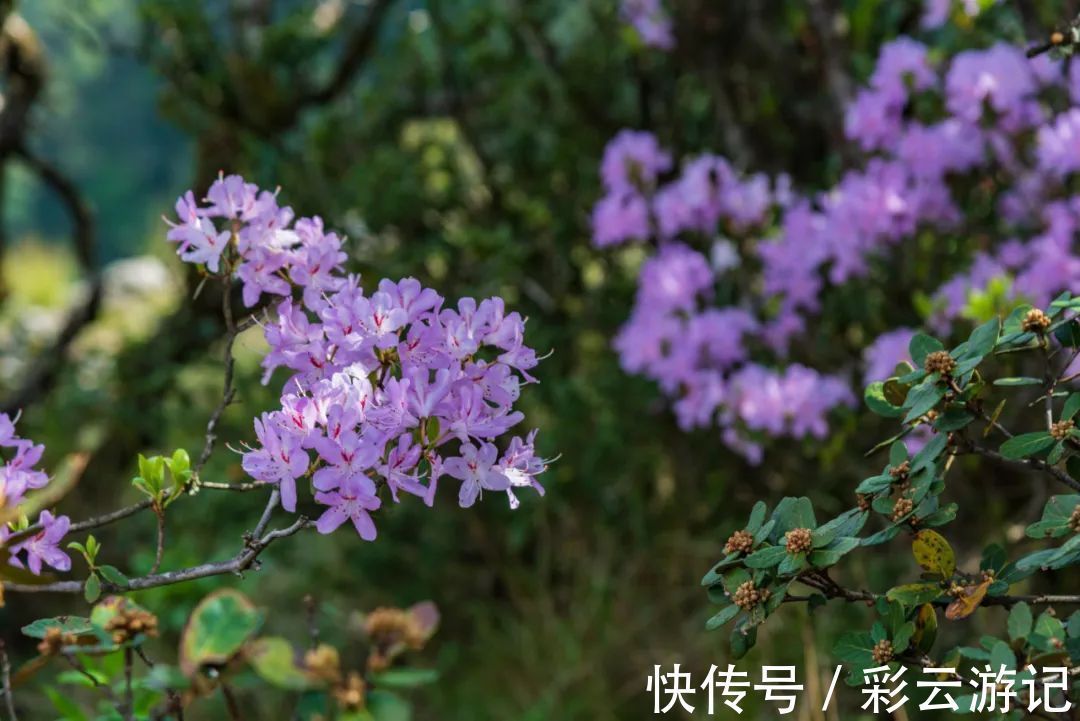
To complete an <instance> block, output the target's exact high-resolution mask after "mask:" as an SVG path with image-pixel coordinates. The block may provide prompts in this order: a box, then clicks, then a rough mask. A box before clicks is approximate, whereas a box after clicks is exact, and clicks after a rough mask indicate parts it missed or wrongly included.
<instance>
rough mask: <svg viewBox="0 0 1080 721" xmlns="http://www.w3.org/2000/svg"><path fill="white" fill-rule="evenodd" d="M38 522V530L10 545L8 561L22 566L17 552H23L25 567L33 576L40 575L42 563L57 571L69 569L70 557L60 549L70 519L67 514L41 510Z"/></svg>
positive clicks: (19, 566) (69, 524)
mask: <svg viewBox="0 0 1080 721" xmlns="http://www.w3.org/2000/svg"><path fill="white" fill-rule="evenodd" d="M38 524H40V525H41V530H40V531H38V532H37V533H36V534H34V535H33V536H30V537H29V538H27V539H25V540H23V541H20V542H19V543H16V544H15V545H13V546H12V547H11V556H10V558H9V559H8V563H10V564H11V565H12V566H15V567H16V568H24V566H23V561H22V560H21V559H19V558H18V556H17V554H19V553H23V552H25V553H26V566H25V567H26V568H29V569H30V572H31V573H33V574H34V575H35V576H39V575H41V564H42V563H44V564H47V565H49V566H51V567H53V568H55V569H56V570H57V571H70V570H71V558H70V557H68V555H67V554H66V553H64V552H63V551H61V550H60V542H61V541H62V540H64V536H66V535H67V532H68V528H69V527H70V526H71V519H69V518H68V517H67V516H59V517H54V516H53V514H51V513H49V512H48V511H42V512H41V515H39V516H38Z"/></svg>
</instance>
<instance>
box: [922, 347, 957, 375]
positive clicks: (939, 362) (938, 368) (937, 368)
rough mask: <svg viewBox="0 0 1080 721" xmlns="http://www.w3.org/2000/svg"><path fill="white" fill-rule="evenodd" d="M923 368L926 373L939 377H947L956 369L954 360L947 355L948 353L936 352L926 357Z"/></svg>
mask: <svg viewBox="0 0 1080 721" xmlns="http://www.w3.org/2000/svg"><path fill="white" fill-rule="evenodd" d="M923 367H924V368H925V369H926V371H927V373H937V374H939V375H943V376H947V375H949V374H950V373H952V372H953V370H954V369H955V368H956V360H955V359H954V358H953V357H952V356H951V355H949V351H947V350H936V351H934V352H933V353H930V354H929V355H927V356H926V363H925V364H924V365H923Z"/></svg>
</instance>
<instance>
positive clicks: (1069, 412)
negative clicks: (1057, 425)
mask: <svg viewBox="0 0 1080 721" xmlns="http://www.w3.org/2000/svg"><path fill="white" fill-rule="evenodd" d="M1078 411H1080V393H1073V394H1072V395H1070V396H1069V397H1068V398H1067V399H1066V400H1065V406H1064V407H1063V408H1062V409H1061V419H1060V420H1063V421H1067V420H1070V419H1072V418H1073V416H1075V415H1076V414H1077V412H1078Z"/></svg>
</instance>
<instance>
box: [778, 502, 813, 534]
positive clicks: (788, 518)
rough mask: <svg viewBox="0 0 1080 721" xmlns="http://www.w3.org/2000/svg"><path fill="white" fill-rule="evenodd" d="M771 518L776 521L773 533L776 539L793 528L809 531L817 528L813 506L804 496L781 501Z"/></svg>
mask: <svg viewBox="0 0 1080 721" xmlns="http://www.w3.org/2000/svg"><path fill="white" fill-rule="evenodd" d="M773 518H774V519H775V520H776V528H775V529H774V533H775V534H776V535H777V537H780V536H783V534H785V533H786V532H788V531H790V530H792V529H795V528H809V529H810V530H814V529H815V528H817V520H816V519H815V518H814V505H813V503H811V502H810V499H809V498H807V497H805V496H802V497H800V498H793V497H791V496H788V497H787V498H784V499H783V500H781V501H780V503H779V504H777V506H776V510H775V511H773Z"/></svg>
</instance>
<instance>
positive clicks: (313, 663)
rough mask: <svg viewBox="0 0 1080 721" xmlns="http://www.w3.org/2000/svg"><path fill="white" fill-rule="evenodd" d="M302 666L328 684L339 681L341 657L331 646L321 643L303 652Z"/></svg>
mask: <svg viewBox="0 0 1080 721" xmlns="http://www.w3.org/2000/svg"><path fill="white" fill-rule="evenodd" d="M304 667H305V668H307V670H308V671H310V672H311V673H312V675H314V676H315V677H317V678H319V679H322V680H323V681H326V682H327V683H329V684H337V683H339V682H340V681H341V657H340V656H339V655H338V650H337V649H336V648H334V647H333V646H328V645H327V644H325V643H323V644H319V646H318V647H317V648H313V649H311V650H310V651H308V652H307V653H305V654H304Z"/></svg>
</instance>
